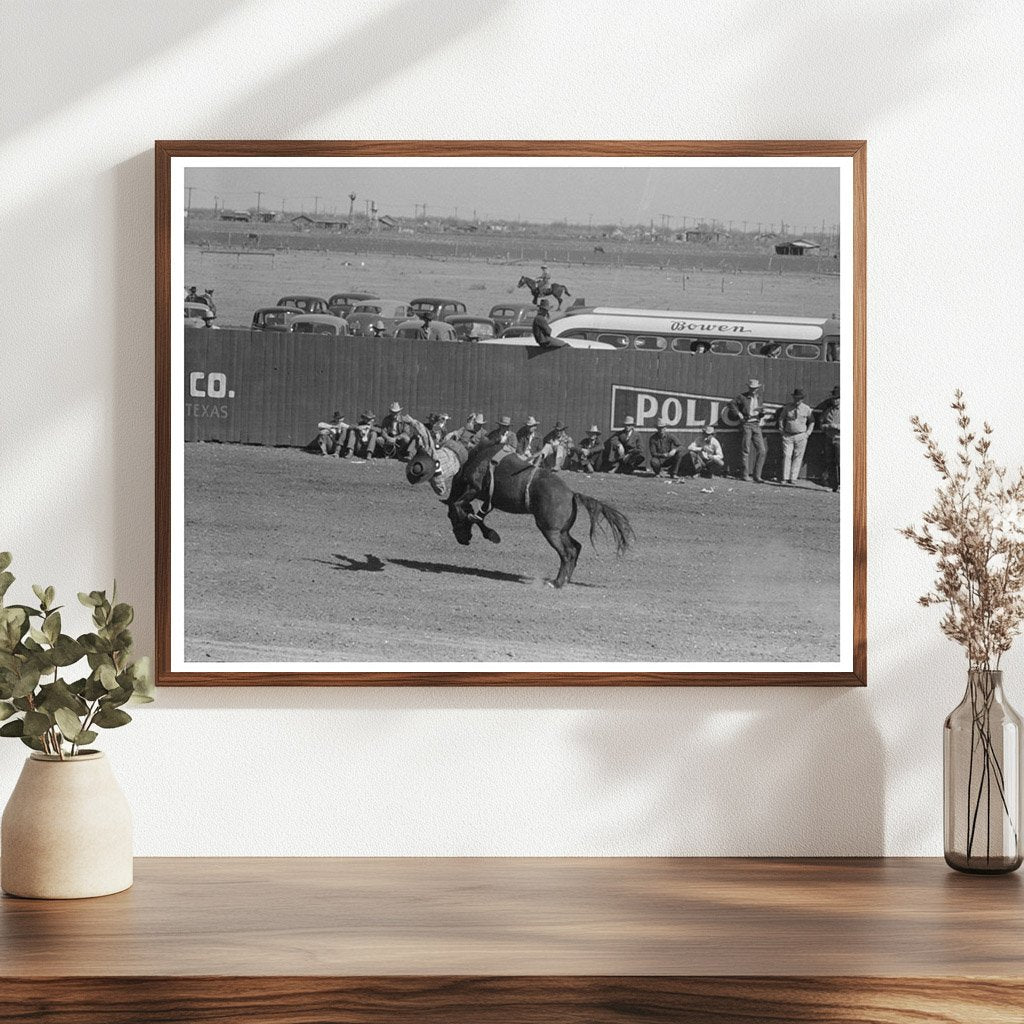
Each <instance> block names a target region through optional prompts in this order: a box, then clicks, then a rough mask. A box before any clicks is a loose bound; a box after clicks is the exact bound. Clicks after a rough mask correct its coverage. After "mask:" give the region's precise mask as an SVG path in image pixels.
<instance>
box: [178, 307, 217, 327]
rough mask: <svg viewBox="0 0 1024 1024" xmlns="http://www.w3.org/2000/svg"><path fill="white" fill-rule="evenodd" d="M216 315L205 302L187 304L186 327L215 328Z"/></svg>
mask: <svg viewBox="0 0 1024 1024" xmlns="http://www.w3.org/2000/svg"><path fill="white" fill-rule="evenodd" d="M214 319H215V317H214V313H213V310H212V309H210V307H209V306H208V305H206V303H205V302H186V303H185V326H186V327H213V326H215V325H214V322H213V321H214Z"/></svg>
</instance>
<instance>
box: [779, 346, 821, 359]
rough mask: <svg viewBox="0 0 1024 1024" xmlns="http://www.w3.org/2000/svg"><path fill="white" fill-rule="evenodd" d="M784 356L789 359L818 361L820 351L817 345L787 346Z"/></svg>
mask: <svg viewBox="0 0 1024 1024" xmlns="http://www.w3.org/2000/svg"><path fill="white" fill-rule="evenodd" d="M786 355H787V356H789V358H790V359H820V358H821V349H820V348H818V346H817V345H800V344H795V345H787V346H786Z"/></svg>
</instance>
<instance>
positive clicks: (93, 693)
mask: <svg viewBox="0 0 1024 1024" xmlns="http://www.w3.org/2000/svg"><path fill="white" fill-rule="evenodd" d="M106 695H107V688H106V687H105V686H104V685H103V684H102V683H101V682H100V681H99V679H97V678H96V676H94V675H93V676H89V678H88V679H87V680H86V681H85V689H84V690H83V691H82V696H83V697H84V698H85V699H86V700H99V699H100V697H105V696H106Z"/></svg>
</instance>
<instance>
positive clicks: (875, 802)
mask: <svg viewBox="0 0 1024 1024" xmlns="http://www.w3.org/2000/svg"><path fill="white" fill-rule="evenodd" d="M615 704H616V706H612V707H607V708H605V709H604V710H603V712H602V713H600V714H594V715H590V716H587V717H586V718H585V719H584V722H583V724H582V725H581V726H580V727H579V728H578V729H577V730H576V735H575V741H576V743H577V744H578V745H579V747H580V749H581V753H582V754H583V755H584V757H585V758H586V759H587V761H589V763H590V764H591V765H592V766H593V769H592V770H593V773H594V775H593V780H592V784H593V787H594V790H595V792H594V800H595V802H598V801H600V802H601V803H603V804H604V805H605V807H606V811H605V813H604V814H603V815H602V819H601V831H600V833H597V834H594V835H592V836H591V837H589V845H592V846H593V847H594V848H595V850H601V851H603V852H604V853H606V854H608V855H615V854H618V853H621V852H623V851H625V850H627V849H632V850H636V849H651V850H656V851H660V852H664V853H665V854H671V855H675V856H709V855H730V856H793V855H798V856H858V855H863V856H870V855H878V854H880V853H881V852H882V850H883V847H884V835H885V778H884V759H883V749H882V740H881V737H880V736H879V733H878V730H877V729H876V728H875V725H874V722H873V720H872V718H871V715H870V712H869V709H868V702H867V693H866V692H865V691H864V690H845V689H829V690H822V689H818V688H807V689H793V688H788V687H787V688H781V687H780V688H778V689H777V690H767V689H764V688H754V689H752V688H722V689H704V690H692V689H691V690H676V691H670V692H664V691H663V692H662V694H661V695H660V699H659V700H658V701H657V702H656V704H648V703H647V699H646V697H645V694H644V692H643V691H640V692H637V693H636V694H628V693H627V694H623V695H622V697H621V698H620V699H618V700H617V701H616V702H615Z"/></svg>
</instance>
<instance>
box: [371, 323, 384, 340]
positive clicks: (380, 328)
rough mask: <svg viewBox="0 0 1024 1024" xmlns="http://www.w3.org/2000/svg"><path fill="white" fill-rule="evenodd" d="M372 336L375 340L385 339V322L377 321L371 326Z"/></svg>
mask: <svg viewBox="0 0 1024 1024" xmlns="http://www.w3.org/2000/svg"><path fill="white" fill-rule="evenodd" d="M370 335H371V337H374V338H383V337H384V321H383V320H377V321H375V322H374V323H372V324H370Z"/></svg>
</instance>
